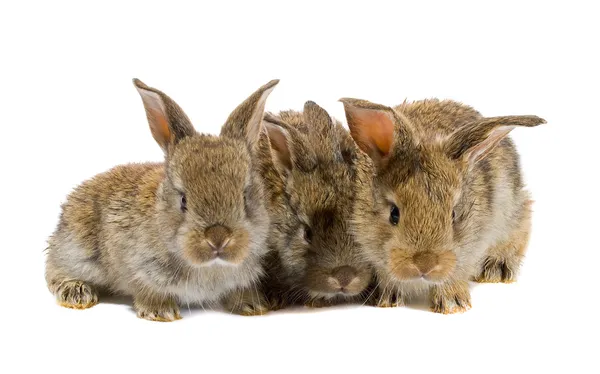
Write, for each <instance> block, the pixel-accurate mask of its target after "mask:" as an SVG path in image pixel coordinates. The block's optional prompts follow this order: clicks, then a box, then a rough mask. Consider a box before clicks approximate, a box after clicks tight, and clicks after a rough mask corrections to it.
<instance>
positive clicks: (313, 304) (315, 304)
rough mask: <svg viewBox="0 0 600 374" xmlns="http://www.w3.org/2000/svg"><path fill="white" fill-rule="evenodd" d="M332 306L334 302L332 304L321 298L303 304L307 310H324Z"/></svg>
mask: <svg viewBox="0 0 600 374" xmlns="http://www.w3.org/2000/svg"><path fill="white" fill-rule="evenodd" d="M333 305H335V303H334V302H332V301H331V300H327V299H324V298H322V297H319V298H314V299H310V300H307V301H306V302H305V303H304V306H306V307H308V308H326V307H328V306H333Z"/></svg>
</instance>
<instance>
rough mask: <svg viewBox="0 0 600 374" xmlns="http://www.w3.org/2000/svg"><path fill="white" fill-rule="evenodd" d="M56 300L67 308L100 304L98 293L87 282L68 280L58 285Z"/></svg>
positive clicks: (81, 307)
mask: <svg viewBox="0 0 600 374" xmlns="http://www.w3.org/2000/svg"><path fill="white" fill-rule="evenodd" d="M56 301H57V302H58V304H59V305H61V306H64V307H65V308H71V309H87V308H91V307H93V306H94V305H96V304H98V293H97V291H96V290H95V289H94V288H93V287H92V286H91V285H89V284H87V283H85V282H82V281H66V282H63V283H62V284H60V285H59V286H58V288H57V290H56Z"/></svg>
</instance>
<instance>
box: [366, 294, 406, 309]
mask: <svg viewBox="0 0 600 374" xmlns="http://www.w3.org/2000/svg"><path fill="white" fill-rule="evenodd" d="M367 304H369V305H373V306H376V307H378V308H397V307H401V306H405V305H406V303H405V300H404V297H403V296H402V294H401V293H400V291H398V290H383V291H379V292H375V293H374V294H373V295H371V296H370V297H369V298H368V299H367Z"/></svg>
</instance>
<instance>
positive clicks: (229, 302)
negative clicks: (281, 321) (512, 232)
mask: <svg viewBox="0 0 600 374" xmlns="http://www.w3.org/2000/svg"><path fill="white" fill-rule="evenodd" d="M223 306H224V307H225V309H226V310H228V311H229V312H231V313H234V314H239V315H242V316H261V315H263V314H266V313H267V312H269V310H270V308H269V302H268V301H267V300H266V298H265V297H264V295H263V294H261V293H260V292H257V291H254V290H252V291H251V290H242V291H236V292H233V293H232V294H231V295H229V296H228V297H227V298H225V300H224V302H223Z"/></svg>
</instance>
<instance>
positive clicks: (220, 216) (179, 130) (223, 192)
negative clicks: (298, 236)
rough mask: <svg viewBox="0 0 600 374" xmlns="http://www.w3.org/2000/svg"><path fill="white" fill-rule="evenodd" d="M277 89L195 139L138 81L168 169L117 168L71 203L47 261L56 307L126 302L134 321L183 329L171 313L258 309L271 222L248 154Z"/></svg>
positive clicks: (170, 104) (174, 111)
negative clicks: (117, 298)
mask: <svg viewBox="0 0 600 374" xmlns="http://www.w3.org/2000/svg"><path fill="white" fill-rule="evenodd" d="M276 83H277V81H272V82H270V83H269V84H267V85H265V86H263V87H261V88H260V89H259V90H258V91H257V92H255V93H254V94H253V95H252V96H250V97H249V98H248V99H247V100H246V101H245V102H244V103H242V104H241V105H240V106H239V107H238V108H236V110H235V111H234V112H233V113H232V114H231V115H230V117H229V118H228V120H227V122H226V124H225V125H224V126H223V129H222V132H221V136H212V135H202V134H198V133H196V132H195V130H194V129H193V127H192V126H191V123H190V122H189V119H188V118H187V117H186V116H185V114H184V113H183V111H182V110H181V108H179V107H178V106H177V104H175V102H174V101H173V100H172V99H170V98H169V97H168V96H166V95H165V94H164V93H162V92H160V91H158V90H156V89H153V88H150V87H148V86H146V85H144V84H143V83H142V82H140V81H135V84H136V88H137V89H138V91H139V92H140V95H141V96H142V100H143V103H144V106H145V109H146V114H147V117H148V121H149V124H150V129H151V131H152V134H153V136H154V138H155V139H156V140H157V142H158V143H159V145H160V146H161V147H162V148H163V150H164V151H165V162H164V163H161V164H156V163H147V164H130V165H122V166H117V167H115V168H113V169H111V170H109V171H107V172H105V173H102V174H99V175H97V176H95V177H94V178H92V179H90V180H88V181H86V182H84V183H83V184H81V185H80V186H79V187H77V188H76V189H75V190H74V191H73V192H72V193H71V194H70V195H69V197H68V198H67V201H66V202H65V203H64V204H63V206H62V213H61V216H60V220H59V224H58V227H57V228H56V231H55V232H54V234H53V235H52V236H51V237H50V239H49V248H48V256H47V262H46V280H47V283H48V287H49V289H50V291H51V292H52V293H53V294H54V295H55V296H56V298H57V301H58V303H59V304H61V305H63V306H66V307H70V308H78V309H83V308H87V307H90V306H93V305H94V304H96V303H97V302H98V295H99V293H100V292H101V291H105V292H108V293H118V294H124V295H131V296H133V299H134V308H135V310H136V312H137V314H138V316H139V317H142V318H146V319H150V320H156V321H172V320H175V319H179V318H180V314H179V309H178V304H188V305H189V304H196V305H209V306H211V305H214V304H216V303H220V302H222V303H223V304H224V305H225V307H226V308H228V309H229V310H231V311H232V312H236V313H240V314H261V313H264V312H265V311H266V306H265V303H264V300H263V298H262V296H261V295H260V294H258V293H257V292H256V289H257V288H256V287H257V284H258V283H259V278H260V277H261V276H262V275H263V273H264V272H263V268H262V265H261V262H262V261H263V257H264V256H265V254H266V253H267V250H268V248H267V245H266V236H267V231H268V228H269V222H270V221H269V216H268V214H267V210H266V206H265V201H264V196H263V183H262V180H261V179H260V176H259V172H258V164H257V163H256V162H255V160H254V157H253V154H254V148H255V143H256V141H257V140H258V137H259V134H260V133H261V131H262V130H261V129H262V124H261V119H262V116H263V110H264V101H265V100H266V97H267V96H268V94H269V93H270V91H271V90H272V89H273V87H274V86H275V84H276Z"/></svg>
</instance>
